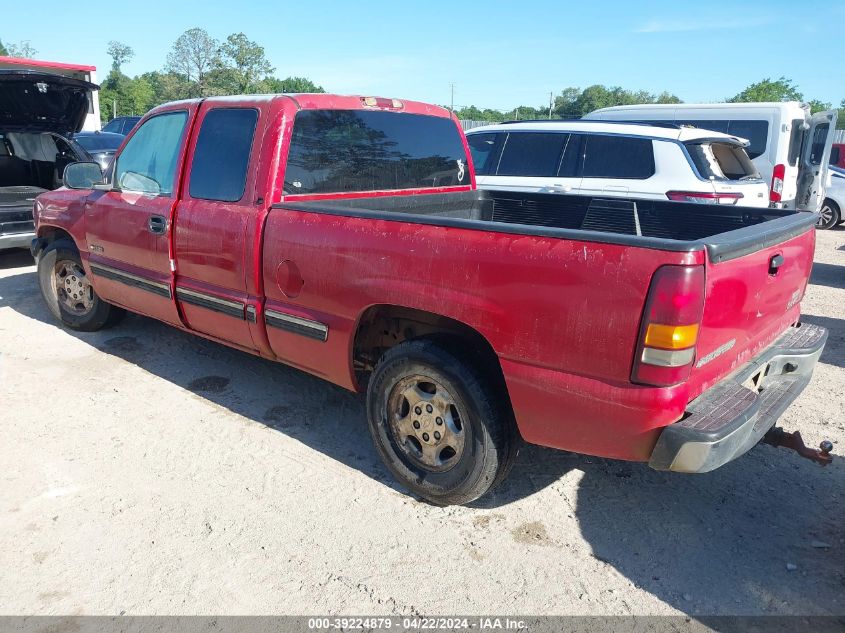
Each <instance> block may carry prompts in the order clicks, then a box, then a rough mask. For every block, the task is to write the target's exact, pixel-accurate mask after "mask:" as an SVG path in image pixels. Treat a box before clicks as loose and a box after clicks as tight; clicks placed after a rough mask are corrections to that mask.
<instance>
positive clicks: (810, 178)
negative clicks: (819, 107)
mask: <svg viewBox="0 0 845 633" xmlns="http://www.w3.org/2000/svg"><path fill="white" fill-rule="evenodd" d="M836 117H837V112H836V110H828V111H826V112H817V113H816V114H814V115H813V116H812V117H811V118H810V129H809V131H808V132H807V134H806V136H805V137H804V138H805V141H804V147H803V149H802V150H801V162H800V163H799V167H798V196H797V198H796V201H797V205H796V206H797V208H798V209H802V210H805V211H818V210H819V209H820V208H821V205H822V201H823V200H824V190H825V186H826V185H827V175H828V161H829V160H830V149H831V147H832V145H833V136H834V134H833V130H834V129H835V128H836Z"/></svg>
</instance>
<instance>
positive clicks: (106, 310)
mask: <svg viewBox="0 0 845 633" xmlns="http://www.w3.org/2000/svg"><path fill="white" fill-rule="evenodd" d="M38 284H39V286H40V287H41V295H42V296H43V297H44V301H46V302H47V306H48V307H49V308H50V312H52V313H53V316H55V317H56V318H57V319H59V320H60V321H61V322H62V323H63V324H64V325H66V326H68V327H69V328H72V329H74V330H81V331H83V332H94V331H96V330H100V329H102V328H104V327H108V326H109V325H112V324H114V323H116V322H117V321H118V319H120V317H122V316H123V314H124V311H123V309H121V308H117V307H115V306H113V305H111V304H108V303H106V302H105V301H103V300H102V299H100V297H99V296H98V295H97V293H96V292H95V291H94V287H93V286H92V285H91V281H90V280H89V279H88V276H87V275H86V274H85V269H84V268H83V267H82V260H81V259H80V258H79V252H78V251H77V250H76V247H75V246H74V245H73V244H72V243H69V242H53V243H52V244H50V245H49V246H47V248H45V249H44V251H43V252H42V253H41V256H40V257H39V258H38Z"/></svg>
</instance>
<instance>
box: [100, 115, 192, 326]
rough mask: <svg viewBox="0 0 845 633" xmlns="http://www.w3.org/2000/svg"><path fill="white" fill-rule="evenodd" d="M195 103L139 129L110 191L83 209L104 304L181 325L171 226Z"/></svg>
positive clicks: (117, 166) (119, 158)
mask: <svg viewBox="0 0 845 633" xmlns="http://www.w3.org/2000/svg"><path fill="white" fill-rule="evenodd" d="M195 109H196V106H195V105H191V106H183V107H180V108H175V109H173V110H167V111H164V112H161V113H158V114H155V115H154V116H152V117H150V118H149V119H147V120H146V121H145V122H144V123H143V124H142V125H141V127H139V128H137V129H136V130H135V132H134V133H133V134H132V136H131V137H130V138H129V140H128V141H127V142H126V144H125V145H124V146H123V149H122V150H121V151H120V153H119V154H118V155H117V157H116V158H115V163H114V171H113V177H112V182H111V189H110V190H108V191H101V190H95V191H93V192H92V193H91V195H90V196H89V197H88V200H87V202H86V206H85V232H86V236H87V242H88V248H89V253H88V254H89V260H88V261H89V265H90V268H91V273H92V274H93V277H94V280H95V281H94V283H95V288H96V290H97V293H98V294H99V295H100V296H101V297H102V298H103V299H105V300H106V301H109V302H111V303H116V304H118V305H122V306H125V307H127V308H129V309H131V310H133V311H135V312H140V313H142V314H146V315H148V316H151V317H154V318H157V319H161V320H162V321H166V322H168V323H172V324H175V325H180V324H181V320H180V319H179V315H178V313H177V311H176V303H175V301H174V300H173V293H172V285H171V265H170V241H169V238H170V228H171V225H172V212H173V210H174V209H175V206H176V201H177V193H176V192H178V191H179V184H180V183H179V181H180V174H181V171H182V169H181V167H182V163H183V160H184V154H185V152H184V147H185V142H186V136H187V130H188V128H189V122H190V121H191V119H192V117H193V112H194V111H195Z"/></svg>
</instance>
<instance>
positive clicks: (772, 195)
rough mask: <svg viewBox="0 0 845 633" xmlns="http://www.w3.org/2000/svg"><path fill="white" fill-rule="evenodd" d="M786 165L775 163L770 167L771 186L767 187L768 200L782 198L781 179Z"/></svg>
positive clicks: (779, 199) (784, 173)
mask: <svg viewBox="0 0 845 633" xmlns="http://www.w3.org/2000/svg"><path fill="white" fill-rule="evenodd" d="M785 176H786V165H775V166H774V168H773V169H772V186H771V187H770V188H769V201H770V202H780V201H781V200H782V198H783V179H784V177H785Z"/></svg>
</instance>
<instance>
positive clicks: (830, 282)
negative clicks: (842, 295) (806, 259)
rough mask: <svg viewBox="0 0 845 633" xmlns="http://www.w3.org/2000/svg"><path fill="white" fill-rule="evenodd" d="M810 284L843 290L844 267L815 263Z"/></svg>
mask: <svg viewBox="0 0 845 633" xmlns="http://www.w3.org/2000/svg"><path fill="white" fill-rule="evenodd" d="M810 283H811V284H816V285H818V286H829V287H830V288H845V266H842V265H840V264H827V263H825V262H815V263H814V264H813V272H812V274H811V275H810Z"/></svg>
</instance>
